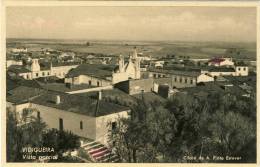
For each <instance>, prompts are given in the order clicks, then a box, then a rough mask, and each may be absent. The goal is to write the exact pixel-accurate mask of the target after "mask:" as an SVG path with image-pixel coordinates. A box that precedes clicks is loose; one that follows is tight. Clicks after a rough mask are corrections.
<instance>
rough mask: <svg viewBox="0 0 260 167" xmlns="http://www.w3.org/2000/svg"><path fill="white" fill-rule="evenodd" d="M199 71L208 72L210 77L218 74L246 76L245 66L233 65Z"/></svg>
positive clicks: (246, 69) (246, 68)
mask: <svg viewBox="0 0 260 167" xmlns="http://www.w3.org/2000/svg"><path fill="white" fill-rule="evenodd" d="M201 73H203V74H208V75H210V76H212V77H218V76H248V67H247V66H235V67H217V68H210V69H206V70H202V71H201Z"/></svg>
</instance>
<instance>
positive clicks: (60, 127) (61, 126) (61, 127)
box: [59, 118, 63, 130]
mask: <svg viewBox="0 0 260 167" xmlns="http://www.w3.org/2000/svg"><path fill="white" fill-rule="evenodd" d="M59 129H60V130H63V119H62V118H60V119H59Z"/></svg>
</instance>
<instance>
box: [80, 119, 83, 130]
mask: <svg viewBox="0 0 260 167" xmlns="http://www.w3.org/2000/svg"><path fill="white" fill-rule="evenodd" d="M80 129H81V130H82V129H83V122H82V121H80Z"/></svg>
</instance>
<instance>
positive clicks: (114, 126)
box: [112, 122, 116, 130]
mask: <svg viewBox="0 0 260 167" xmlns="http://www.w3.org/2000/svg"><path fill="white" fill-rule="evenodd" d="M115 129H116V122H112V130H115Z"/></svg>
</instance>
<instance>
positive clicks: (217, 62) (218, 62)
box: [208, 58, 234, 67]
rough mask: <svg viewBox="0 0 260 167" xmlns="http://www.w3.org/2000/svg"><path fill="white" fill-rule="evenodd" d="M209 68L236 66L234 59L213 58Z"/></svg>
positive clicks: (209, 62)
mask: <svg viewBox="0 0 260 167" xmlns="http://www.w3.org/2000/svg"><path fill="white" fill-rule="evenodd" d="M208 65H209V66H217V67H219V66H234V62H233V61H232V58H213V59H211V60H209V61H208Z"/></svg>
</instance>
